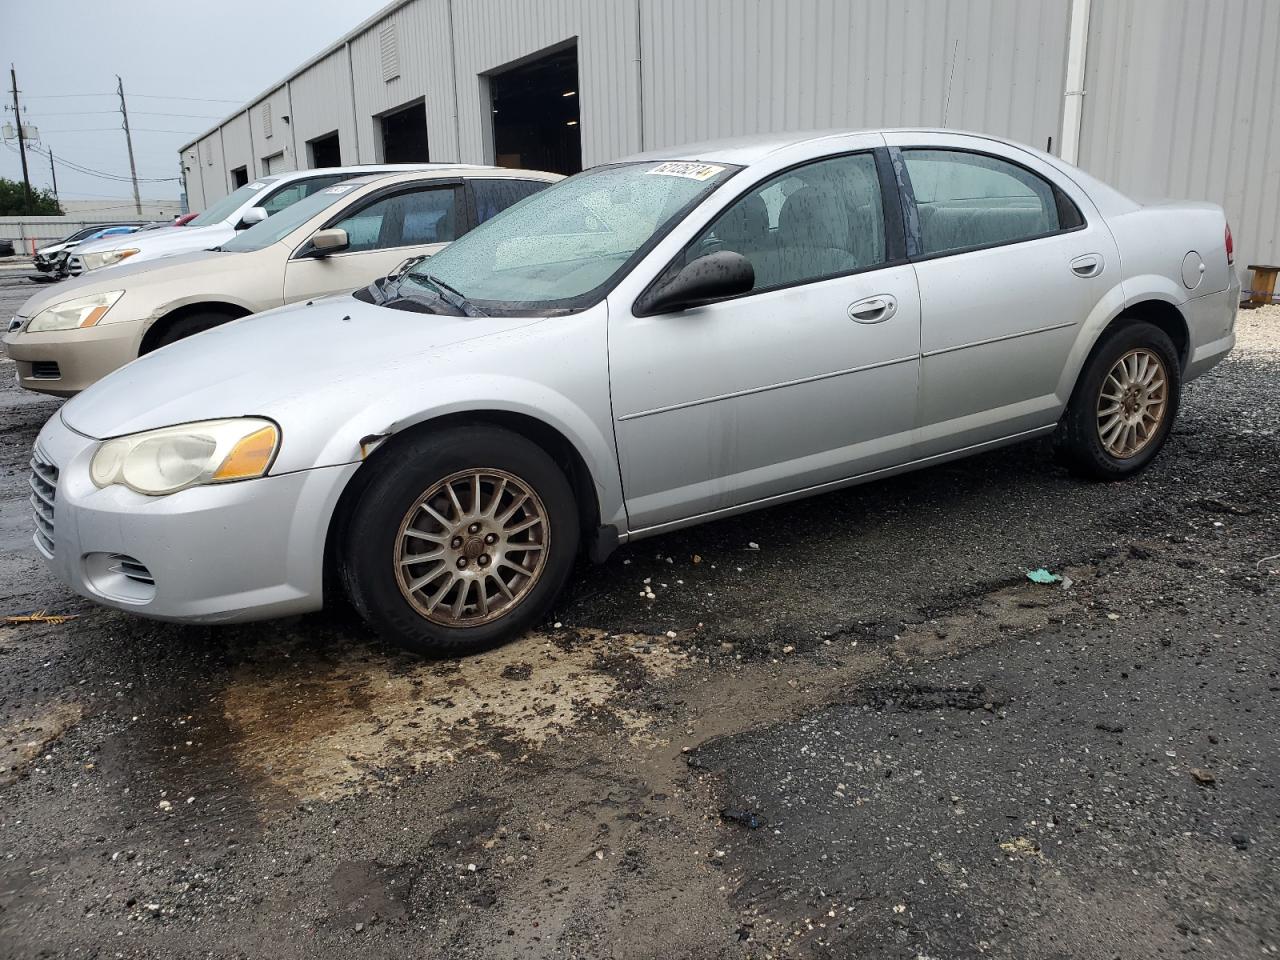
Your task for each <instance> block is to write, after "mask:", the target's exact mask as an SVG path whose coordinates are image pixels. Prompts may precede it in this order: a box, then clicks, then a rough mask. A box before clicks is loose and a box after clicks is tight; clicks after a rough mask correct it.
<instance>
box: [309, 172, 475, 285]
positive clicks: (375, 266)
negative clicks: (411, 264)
mask: <svg viewBox="0 0 1280 960" xmlns="http://www.w3.org/2000/svg"><path fill="white" fill-rule="evenodd" d="M324 229H326V230H327V229H341V230H345V231H346V232H347V239H348V243H349V245H348V247H347V249H346V250H343V251H341V252H338V253H331V254H329V255H327V256H317V255H316V252H315V250H314V248H313V247H312V246H311V243H310V241H309V240H308V241H307V242H305V243H303V244H302V245H301V246H300V247H299V248H298V249H297V250H296V251H294V254H293V256H292V258H290V260H289V263H288V266H287V267H286V268H285V282H284V299H285V302H286V303H288V302H292V301H294V300H302V299H306V298H309V297H322V296H325V295H327V294H330V293H343V292H346V291H348V290H355V289H357V288H359V287H363V286H367V285H368V284H370V283H372V282H373V281H374V280H376V279H378V278H379V277H385V276H386V275H387V274H389V273H390V272H391V271H392V270H394V269H395V268H396V267H397V266H398V265H399V264H400V263H402V262H403V261H404V260H406V259H407V258H409V257H416V256H420V255H422V254H428V255H429V254H432V253H435V252H436V251H438V250H442V249H443V248H444V247H445V245H446V244H448V243H449V241H451V240H453V239H455V238H456V237H458V236H460V235H461V234H462V233H465V232H466V229H467V214H466V205H465V200H464V198H463V193H462V183H461V181H439V180H433V181H432V182H431V183H430V184H415V185H413V186H411V187H400V188H392V189H391V190H389V191H388V192H383V193H375V194H373V195H371V196H368V197H365V198H363V199H362V200H360V201H359V202H358V203H357V204H356V205H355V206H354V207H353V208H348V209H346V210H343V211H342V212H340V213H338V214H336V215H335V216H334V217H333V218H332V219H331V220H329V221H328V222H327V223H326V224H325V226H324Z"/></svg>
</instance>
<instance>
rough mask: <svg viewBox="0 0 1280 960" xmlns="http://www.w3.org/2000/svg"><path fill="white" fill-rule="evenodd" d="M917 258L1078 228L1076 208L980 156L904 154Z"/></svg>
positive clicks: (1019, 172) (1031, 177)
mask: <svg viewBox="0 0 1280 960" xmlns="http://www.w3.org/2000/svg"><path fill="white" fill-rule="evenodd" d="M902 157H903V160H904V161H905V162H906V165H907V173H908V174H909V175H910V177H911V188H912V191H913V192H914V193H915V199H916V207H917V209H918V210H919V212H920V235H921V243H922V249H921V253H922V254H924V255H926V256H928V255H930V254H938V253H955V252H957V251H960V250H969V249H973V248H974V247H987V246H993V245H996V244H1003V243H1017V242H1018V241H1020V240H1031V239H1034V238H1035V237H1043V236H1048V235H1049V234H1053V233H1058V232H1059V231H1061V230H1069V229H1072V228H1074V227H1078V226H1080V225H1081V224H1082V223H1083V222H1084V220H1083V218H1082V217H1081V216H1080V213H1079V211H1078V210H1077V209H1076V207H1075V205H1074V204H1073V203H1072V202H1071V201H1070V200H1069V199H1068V198H1067V197H1066V196H1065V195H1064V194H1063V193H1062V192H1061V191H1060V190H1058V189H1057V188H1056V187H1054V186H1053V184H1051V183H1049V181H1047V180H1045V179H1043V178H1042V177H1039V176H1037V175H1036V174H1034V173H1032V172H1031V171H1029V170H1026V169H1024V168H1023V167H1020V166H1018V165H1017V164H1014V163H1010V162H1008V161H1007V160H1001V159H1000V158H998V157H992V156H988V155H987V154H983V153H967V152H962V151H957V150H903V151H902Z"/></svg>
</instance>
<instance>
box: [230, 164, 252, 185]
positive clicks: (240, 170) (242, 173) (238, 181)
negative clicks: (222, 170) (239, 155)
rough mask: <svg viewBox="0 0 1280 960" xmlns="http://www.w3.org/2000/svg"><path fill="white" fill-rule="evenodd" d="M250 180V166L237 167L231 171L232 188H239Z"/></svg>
mask: <svg viewBox="0 0 1280 960" xmlns="http://www.w3.org/2000/svg"><path fill="white" fill-rule="evenodd" d="M248 182H249V168H248V167H236V168H235V169H234V170H232V171H231V189H232V190H237V189H239V188H240V187H243V186H244V185H245V184H246V183H248Z"/></svg>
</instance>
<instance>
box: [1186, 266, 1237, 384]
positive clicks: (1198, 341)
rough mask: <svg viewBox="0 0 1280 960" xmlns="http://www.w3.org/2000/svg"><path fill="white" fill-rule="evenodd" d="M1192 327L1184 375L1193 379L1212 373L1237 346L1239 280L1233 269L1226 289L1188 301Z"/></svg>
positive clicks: (1187, 312) (1188, 378) (1187, 308)
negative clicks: (1189, 350) (1189, 353)
mask: <svg viewBox="0 0 1280 960" xmlns="http://www.w3.org/2000/svg"><path fill="white" fill-rule="evenodd" d="M1183 309H1184V310H1185V312H1186V314H1187V321H1188V324H1189V326H1190V328H1191V343H1192V348H1191V355H1190V356H1189V357H1188V358H1187V367H1186V369H1185V370H1184V371H1183V373H1182V378H1183V380H1184V381H1187V380H1194V379H1195V378H1196V377H1198V376H1200V375H1201V374H1202V373H1205V372H1206V371H1208V370H1211V369H1212V368H1213V367H1215V366H1216V365H1217V364H1218V363H1220V362H1221V361H1222V360H1223V358H1225V357H1226V355H1227V354H1229V353H1230V352H1231V350H1232V348H1233V347H1234V346H1235V345H1236V314H1237V313H1238V312H1239V310H1240V277H1239V276H1238V275H1237V274H1236V271H1235V270H1234V269H1233V270H1232V271H1231V282H1230V283H1229V284H1228V285H1227V289H1225V290H1220V291H1218V292H1217V293H1210V294H1206V295H1205V296H1203V297H1195V298H1194V299H1192V300H1189V301H1187V303H1186V305H1185V306H1184V307H1183Z"/></svg>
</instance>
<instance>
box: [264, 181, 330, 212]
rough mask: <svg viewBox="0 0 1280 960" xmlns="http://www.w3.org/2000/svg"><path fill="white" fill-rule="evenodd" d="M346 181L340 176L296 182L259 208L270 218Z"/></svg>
mask: <svg viewBox="0 0 1280 960" xmlns="http://www.w3.org/2000/svg"><path fill="white" fill-rule="evenodd" d="M344 179H346V178H345V177H344V176H343V175H341V174H338V175H335V176H327V177H311V178H310V179H308V180H296V181H294V182H293V183H291V184H289V185H288V186H287V187H281V188H280V189H279V190H277V191H276V192H275V193H273V194H271V196H269V197H267V199H266V200H264V201H262V203H260V204H258V206H260V207H262V209H263V210H265V211H267V216H269V217H270V216H272V215H274V214H277V213H279V212H280V211H281V210H283V209H285V208H286V207H291V206H293V205H294V204H295V203H297V202H298V201H299V200H304V199H306V198H307V197H309V196H311V195H312V194H313V193H316V192H317V191H320V190H323V189H324V188H325V187H331V186H333V185H334V184H335V183H338V182H339V181H341V180H344Z"/></svg>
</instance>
